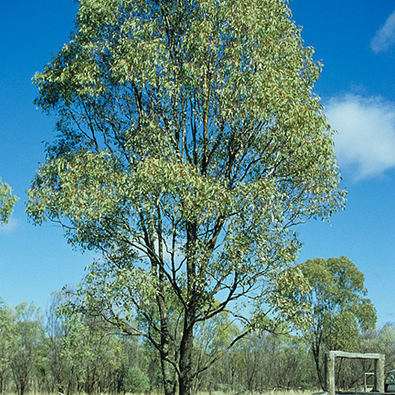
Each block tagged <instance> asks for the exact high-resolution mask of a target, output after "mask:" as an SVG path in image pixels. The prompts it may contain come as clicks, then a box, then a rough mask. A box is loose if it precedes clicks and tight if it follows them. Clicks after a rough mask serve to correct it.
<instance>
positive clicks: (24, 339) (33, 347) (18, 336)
mask: <svg viewBox="0 0 395 395" xmlns="http://www.w3.org/2000/svg"><path fill="white" fill-rule="evenodd" d="M12 325H13V328H12V335H13V339H12V352H11V357H10V367H11V371H12V376H13V379H14V382H15V386H16V388H17V392H18V395H24V393H25V392H26V391H27V390H28V388H29V385H30V383H31V381H32V380H33V379H34V378H35V377H34V375H35V364H36V359H37V353H38V351H39V348H40V345H41V344H42V341H43V338H44V327H43V325H42V313H41V309H40V308H36V306H35V305H34V302H32V303H30V304H28V303H27V302H23V303H21V304H19V305H18V306H16V307H15V317H14V321H13V323H12Z"/></svg>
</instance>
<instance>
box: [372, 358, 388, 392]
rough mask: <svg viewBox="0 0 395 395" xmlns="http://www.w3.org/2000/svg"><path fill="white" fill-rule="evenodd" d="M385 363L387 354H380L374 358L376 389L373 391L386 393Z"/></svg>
mask: <svg viewBox="0 0 395 395" xmlns="http://www.w3.org/2000/svg"><path fill="white" fill-rule="evenodd" d="M384 365H385V355H382V354H381V355H380V356H379V358H378V359H375V360H374V389H373V391H376V392H381V393H384Z"/></svg>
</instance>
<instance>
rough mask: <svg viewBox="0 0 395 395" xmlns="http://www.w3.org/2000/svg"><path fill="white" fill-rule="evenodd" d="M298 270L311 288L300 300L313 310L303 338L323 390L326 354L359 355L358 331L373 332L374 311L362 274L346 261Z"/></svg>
mask: <svg viewBox="0 0 395 395" xmlns="http://www.w3.org/2000/svg"><path fill="white" fill-rule="evenodd" d="M298 267H299V268H300V270H301V271H302V272H303V274H304V276H305V277H306V279H307V280H308V281H309V283H310V285H311V291H310V293H309V294H307V295H304V296H301V297H300V299H299V300H301V301H305V302H308V303H309V304H310V305H311V306H312V309H313V311H312V321H311V325H310V327H309V329H308V331H307V332H305V336H306V339H307V340H308V341H309V343H310V345H311V352H312V354H313V357H314V361H315V364H316V369H317V374H318V378H319V381H320V384H321V386H322V388H324V380H325V378H324V354H325V352H326V351H330V350H342V351H358V350H359V337H358V336H359V334H360V331H367V330H369V329H373V328H374V326H375V323H376V319H377V317H376V310H375V308H374V307H373V305H372V303H371V301H370V299H368V298H366V296H367V290H366V288H365V286H364V275H363V273H362V272H361V271H360V270H358V268H357V266H356V265H355V264H354V263H353V262H351V261H350V260H349V259H348V258H347V257H345V256H342V257H340V258H330V259H328V260H325V259H322V258H317V259H310V260H308V261H306V262H304V263H302V264H300V265H298ZM376 352H377V351H376Z"/></svg>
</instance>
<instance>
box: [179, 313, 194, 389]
mask: <svg viewBox="0 0 395 395" xmlns="http://www.w3.org/2000/svg"><path fill="white" fill-rule="evenodd" d="M192 352H193V325H191V323H190V322H189V319H188V318H186V320H185V324H184V333H183V336H182V339H181V345H180V378H179V395H191V393H192V384H193V372H192Z"/></svg>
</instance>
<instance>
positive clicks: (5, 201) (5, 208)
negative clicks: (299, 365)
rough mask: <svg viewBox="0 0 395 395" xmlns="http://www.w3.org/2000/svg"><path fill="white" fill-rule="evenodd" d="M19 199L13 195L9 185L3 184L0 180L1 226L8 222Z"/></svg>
mask: <svg viewBox="0 0 395 395" xmlns="http://www.w3.org/2000/svg"><path fill="white" fill-rule="evenodd" d="M17 200H18V198H17V197H16V196H14V195H13V194H12V189H11V187H10V186H9V185H8V184H3V183H2V181H1V178H0V225H4V224H6V223H7V222H8V219H9V216H10V215H11V213H12V210H13V207H14V205H15V203H16V202H17Z"/></svg>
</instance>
